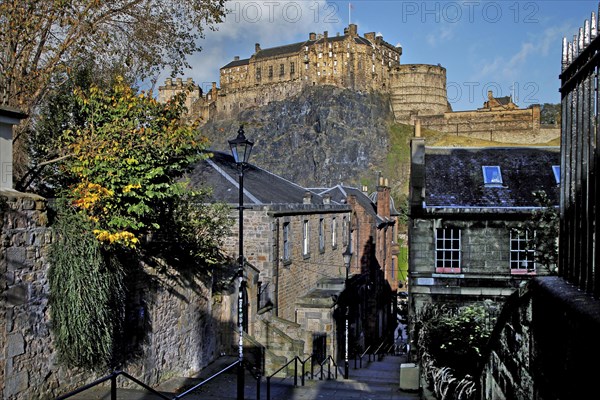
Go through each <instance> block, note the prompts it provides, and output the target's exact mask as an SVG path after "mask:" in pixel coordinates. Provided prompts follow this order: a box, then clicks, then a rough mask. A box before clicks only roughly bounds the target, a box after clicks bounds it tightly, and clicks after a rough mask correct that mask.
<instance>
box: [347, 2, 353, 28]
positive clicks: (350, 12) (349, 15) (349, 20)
mask: <svg viewBox="0 0 600 400" xmlns="http://www.w3.org/2000/svg"><path fill="white" fill-rule="evenodd" d="M351 8H352V3H350V2H348V25H350V24H351V23H352V22H351V21H352V18H351V17H352V11H350V10H351Z"/></svg>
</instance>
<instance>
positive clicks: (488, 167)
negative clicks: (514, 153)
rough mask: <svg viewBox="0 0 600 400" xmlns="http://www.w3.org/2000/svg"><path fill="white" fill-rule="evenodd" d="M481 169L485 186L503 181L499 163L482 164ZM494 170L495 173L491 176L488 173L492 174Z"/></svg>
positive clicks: (499, 183)
mask: <svg viewBox="0 0 600 400" xmlns="http://www.w3.org/2000/svg"><path fill="white" fill-rule="evenodd" d="M481 171H482V172H483V183H484V184H485V185H486V186H496V185H502V184H503V183H504V181H503V180H502V171H501V170H500V166H499V165H482V166H481ZM494 172H496V173H497V175H496V176H495V177H493V178H491V177H490V175H488V174H493V173H494Z"/></svg>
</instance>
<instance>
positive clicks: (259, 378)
mask: <svg viewBox="0 0 600 400" xmlns="http://www.w3.org/2000/svg"><path fill="white" fill-rule="evenodd" d="M260 381H261V376H260V374H259V375H258V376H257V377H256V400H260Z"/></svg>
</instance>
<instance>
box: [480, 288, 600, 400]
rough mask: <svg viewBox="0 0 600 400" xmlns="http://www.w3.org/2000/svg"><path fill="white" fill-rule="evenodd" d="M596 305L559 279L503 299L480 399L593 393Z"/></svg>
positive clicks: (540, 399)
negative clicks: (503, 304) (505, 300)
mask: <svg viewBox="0 0 600 400" xmlns="http://www.w3.org/2000/svg"><path fill="white" fill-rule="evenodd" d="M599 311H600V302H599V301H598V299H592V298H591V296H589V295H586V294H585V293H583V292H581V291H579V290H578V289H577V288H575V287H573V286H572V285H570V284H568V283H566V282H565V281H563V280H562V279H561V278H558V277H544V278H535V279H534V280H532V281H531V282H530V283H529V284H528V286H527V287H526V288H524V289H521V290H519V291H518V292H516V293H515V294H514V295H513V296H512V297H511V298H509V299H508V301H507V303H506V305H505V306H504V308H503V310H502V313H501V315H500V318H499V319H498V323H497V325H496V327H495V330H494V332H493V334H492V337H491V339H490V347H489V349H487V352H486V354H485V356H486V357H485V359H486V362H485V365H484V367H483V372H482V374H481V377H480V383H481V399H482V400H500V399H502V400H503V399H529V400H558V399H563V400H570V399H592V398H596V397H597V395H598V391H597V379H598V377H597V371H598V369H597V368H596V367H595V366H594V365H595V363H596V362H597V360H598V358H599V357H600V345H599V343H598V332H600V318H599V315H600V312H599Z"/></svg>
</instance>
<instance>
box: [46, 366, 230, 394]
mask: <svg viewBox="0 0 600 400" xmlns="http://www.w3.org/2000/svg"><path fill="white" fill-rule="evenodd" d="M236 364H237V362H236ZM119 376H123V377H125V378H127V379H129V380H130V381H133V382H135V383H136V384H138V385H139V386H141V387H143V388H144V389H146V390H147V391H149V392H150V393H152V394H155V395H157V396H158V397H160V398H162V399H166V400H171V398H170V397H167V396H165V395H164V394H162V393H160V392H157V391H156V390H154V389H152V388H151V387H150V386H148V385H146V384H145V383H143V382H141V381H139V380H138V379H136V378H134V377H133V376H131V375H129V374H128V373H127V372H123V371H115V372H113V373H112V374H110V375H107V376H105V377H102V378H100V379H98V380H95V381H94V382H92V383H89V384H87V385H85V386H82V387H80V388H79V389H75V390H73V391H72V392H69V393H67V394H64V395H62V396H59V397H57V398H56V400H64V399H68V398H70V397H73V396H75V395H77V394H79V393H82V392H85V391H86V390H89V389H91V388H93V387H96V386H99V385H101V384H103V383H104V382H107V381H110V400H117V378H118V377H119Z"/></svg>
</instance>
